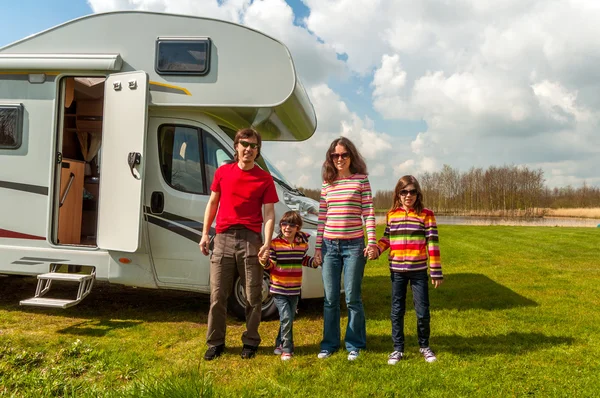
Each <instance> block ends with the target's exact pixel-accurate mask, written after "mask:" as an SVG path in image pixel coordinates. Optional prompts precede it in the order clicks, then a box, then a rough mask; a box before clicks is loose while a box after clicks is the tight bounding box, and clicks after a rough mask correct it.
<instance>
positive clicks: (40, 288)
mask: <svg viewBox="0 0 600 398" xmlns="http://www.w3.org/2000/svg"><path fill="white" fill-rule="evenodd" d="M59 267H60V265H59V264H54V265H53V266H52V268H51V270H50V271H51V272H48V273H46V274H41V275H38V283H37V287H36V289H35V296H34V297H32V298H30V299H27V300H22V301H21V302H20V304H21V305H30V306H36V307H54V308H69V307H72V306H74V305H77V304H79V303H80V302H81V300H83V299H84V298H85V297H86V296H87V295H88V294H90V291H91V290H92V286H93V285H94V279H95V278H96V270H95V269H93V270H92V273H91V274H69V273H64V272H56V271H58V269H59ZM54 281H65V282H77V283H79V289H77V298H76V299H75V300H64V299H54V298H45V297H43V296H44V295H45V294H46V293H48V291H49V290H50V287H52V282H54Z"/></svg>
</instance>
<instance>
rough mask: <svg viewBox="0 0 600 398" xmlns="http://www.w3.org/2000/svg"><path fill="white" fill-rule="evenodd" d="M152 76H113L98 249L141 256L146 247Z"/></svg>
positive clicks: (105, 135)
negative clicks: (143, 239) (145, 186)
mask: <svg viewBox="0 0 600 398" xmlns="http://www.w3.org/2000/svg"><path fill="white" fill-rule="evenodd" d="M147 113H148V75H147V74H146V73H145V72H142V71H136V72H128V73H118V74H114V75H109V76H108V78H107V80H106V85H105V95H104V123H103V126H102V141H103V142H102V152H101V160H100V162H101V165H102V166H101V173H100V200H99V203H98V247H100V248H102V249H108V250H118V251H124V252H135V251H136V250H137V249H138V248H139V245H140V226H141V216H142V212H141V209H142V192H143V181H144V163H145V155H144V148H145V144H146V142H145V137H146V123H147Z"/></svg>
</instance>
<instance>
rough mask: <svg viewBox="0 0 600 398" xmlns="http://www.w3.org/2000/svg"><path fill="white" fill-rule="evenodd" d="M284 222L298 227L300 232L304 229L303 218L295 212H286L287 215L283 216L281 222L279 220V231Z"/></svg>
mask: <svg viewBox="0 0 600 398" xmlns="http://www.w3.org/2000/svg"><path fill="white" fill-rule="evenodd" d="M282 222H287V223H290V224H296V225H297V226H298V231H300V229H301V228H302V217H300V214H298V212H296V211H294V210H290V211H286V212H285V213H283V216H281V220H279V229H281V223H282Z"/></svg>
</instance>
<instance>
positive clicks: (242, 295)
mask: <svg viewBox="0 0 600 398" xmlns="http://www.w3.org/2000/svg"><path fill="white" fill-rule="evenodd" d="M270 280H271V278H270V276H269V273H268V272H267V271H263V282H262V319H270V318H273V317H274V316H275V315H276V314H277V307H276V306H275V300H274V299H273V296H272V295H271V293H270V292H269V286H270ZM228 304H229V310H230V311H231V312H232V313H233V314H235V316H237V317H238V318H239V319H241V320H243V319H246V292H245V291H244V285H243V284H242V279H241V278H240V277H239V276H238V277H237V278H235V283H234V284H233V292H232V294H231V296H230V297H229V302H228Z"/></svg>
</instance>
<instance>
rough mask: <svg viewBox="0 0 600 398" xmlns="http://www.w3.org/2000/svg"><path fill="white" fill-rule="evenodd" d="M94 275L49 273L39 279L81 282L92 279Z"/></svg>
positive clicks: (39, 276)
mask: <svg viewBox="0 0 600 398" xmlns="http://www.w3.org/2000/svg"><path fill="white" fill-rule="evenodd" d="M93 277H94V275H90V274H65V273H61V272H48V273H47V274H41V275H38V276H37V278H38V279H51V280H53V281H68V282H69V281H73V282H81V281H85V280H88V279H92V278H93Z"/></svg>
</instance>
